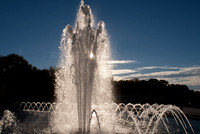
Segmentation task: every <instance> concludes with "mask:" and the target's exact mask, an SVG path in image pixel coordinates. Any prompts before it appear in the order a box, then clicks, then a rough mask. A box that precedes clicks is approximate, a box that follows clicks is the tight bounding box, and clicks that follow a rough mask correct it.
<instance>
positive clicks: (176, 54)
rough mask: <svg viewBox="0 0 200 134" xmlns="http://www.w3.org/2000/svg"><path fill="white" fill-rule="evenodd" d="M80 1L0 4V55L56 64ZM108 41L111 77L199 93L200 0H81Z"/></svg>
mask: <svg viewBox="0 0 200 134" xmlns="http://www.w3.org/2000/svg"><path fill="white" fill-rule="evenodd" d="M79 4H80V0H0V55H2V56H6V55H8V54H11V53H16V54H19V55H21V56H23V57H24V58H25V59H26V60H28V61H29V63H30V64H32V65H33V66H36V67H37V68H39V69H44V68H49V67H50V66H57V65H58V61H59V54H60V51H59V48H58V47H59V45H60V39H61V34H62V30H63V29H64V28H65V26H66V25H67V24H70V25H72V26H74V24H75V19H76V12H77V10H78V8H79ZM85 4H88V5H90V7H91V8H92V12H93V15H94V17H95V22H96V23H98V22H99V21H104V22H105V24H106V29H107V32H108V35H109V39H110V45H111V53H112V65H113V70H112V73H113V77H114V79H116V80H120V79H133V78H139V79H150V78H157V79H164V80H167V81H169V83H171V84H184V85H188V86H189V88H190V89H194V90H200V53H199V51H200V8H199V7H200V1H198V0H123V1H122V0H121V1H120V0H85Z"/></svg>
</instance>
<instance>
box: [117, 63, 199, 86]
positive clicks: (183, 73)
mask: <svg viewBox="0 0 200 134" xmlns="http://www.w3.org/2000/svg"><path fill="white" fill-rule="evenodd" d="M153 69H158V71H154V70H153ZM159 69H164V70H165V71H159ZM122 70H123V69H122ZM144 70H150V71H151V70H152V72H149V73H145V72H144ZM131 71H132V72H131ZM118 72H119V74H123V73H124V74H126V75H124V76H117V78H115V77H116V76H114V79H115V80H120V79H132V78H139V79H151V78H156V79H164V80H167V81H169V82H170V83H173V84H182V85H188V86H193V87H195V86H196V87H200V66H192V67H170V66H149V67H139V68H137V69H136V70H127V71H126V69H124V71H118ZM128 73H129V74H128ZM130 73H131V74H130ZM115 75H117V71H116V73H115Z"/></svg>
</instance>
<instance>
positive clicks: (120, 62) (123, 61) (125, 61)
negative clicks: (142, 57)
mask: <svg viewBox="0 0 200 134" xmlns="http://www.w3.org/2000/svg"><path fill="white" fill-rule="evenodd" d="M129 63H138V62H137V61H135V60H111V61H110V62H109V64H129Z"/></svg>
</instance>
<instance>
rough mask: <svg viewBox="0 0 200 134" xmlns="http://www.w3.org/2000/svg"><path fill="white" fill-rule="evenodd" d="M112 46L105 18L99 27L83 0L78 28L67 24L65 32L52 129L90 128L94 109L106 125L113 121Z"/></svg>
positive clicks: (66, 130)
mask: <svg viewBox="0 0 200 134" xmlns="http://www.w3.org/2000/svg"><path fill="white" fill-rule="evenodd" d="M109 47H110V45H109V40H108V36H107V33H106V29H105V24H104V22H99V23H98V26H97V28H96V30H95V28H94V19H93V15H92V13H91V9H90V7H89V6H88V5H84V2H83V1H81V5H80V8H79V10H78V13H77V19H76V24H75V28H74V29H73V28H72V27H71V26H70V25H67V26H66V28H64V30H63V34H62V39H61V45H60V50H61V55H60V63H59V67H58V70H57V72H56V98H57V101H56V109H55V112H53V116H52V123H51V125H52V131H55V132H60V133H65V132H70V131H72V132H74V131H79V132H81V133H86V132H88V131H89V129H90V117H92V116H91V111H92V110H94V109H95V111H97V113H98V114H99V115H100V116H99V117H100V118H99V120H100V122H102V124H101V125H102V126H104V128H106V126H107V127H108V123H111V120H110V118H111V116H108V114H109V113H111V112H109V110H107V109H111V108H108V106H109V105H107V104H112V103H113V102H112V95H111V84H110V79H111V72H110V66H109V65H108V63H109V62H108V61H109V60H110V48H109ZM109 107H110V106H109ZM104 111H106V112H104ZM108 117H110V118H108ZM106 120H109V121H106Z"/></svg>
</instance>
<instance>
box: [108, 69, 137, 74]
mask: <svg viewBox="0 0 200 134" xmlns="http://www.w3.org/2000/svg"><path fill="white" fill-rule="evenodd" d="M135 72H136V70H131V69H119V70H112V75H120V74H128V73H135Z"/></svg>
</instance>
